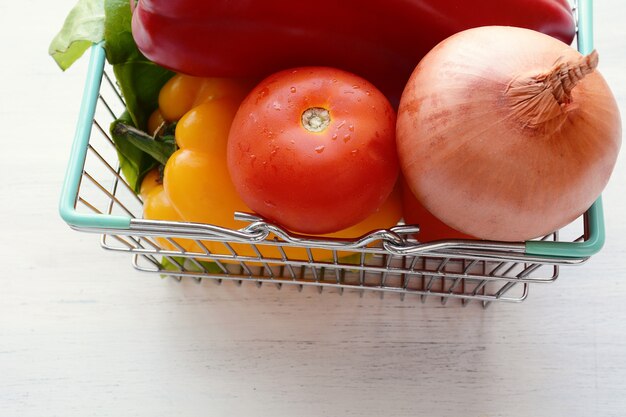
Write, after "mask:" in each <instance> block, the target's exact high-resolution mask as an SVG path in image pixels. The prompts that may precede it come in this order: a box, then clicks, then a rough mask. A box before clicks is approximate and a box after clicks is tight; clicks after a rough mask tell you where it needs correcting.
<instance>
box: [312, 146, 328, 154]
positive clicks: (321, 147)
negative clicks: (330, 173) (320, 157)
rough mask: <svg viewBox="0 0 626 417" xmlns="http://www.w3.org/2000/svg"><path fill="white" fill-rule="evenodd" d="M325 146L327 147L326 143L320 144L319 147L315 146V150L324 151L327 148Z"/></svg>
mask: <svg viewBox="0 0 626 417" xmlns="http://www.w3.org/2000/svg"><path fill="white" fill-rule="evenodd" d="M325 148H326V147H325V146H324V145H320V146H318V147H317V148H315V152H317V153H322V152H324V149H325Z"/></svg>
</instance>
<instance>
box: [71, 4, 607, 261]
mask: <svg viewBox="0 0 626 417" xmlns="http://www.w3.org/2000/svg"><path fill="white" fill-rule="evenodd" d="M576 7H577V10H576V12H577V15H578V22H577V23H578V27H577V36H576V41H577V47H578V50H579V51H580V52H581V53H583V54H588V53H590V52H591V51H592V50H593V0H579V1H578V2H577V4H576ZM104 63H105V52H104V48H103V47H102V45H100V44H95V45H93V46H92V48H91V51H90V60H89V66H88V69H87V79H86V82H85V88H84V91H83V96H82V101H81V106H80V111H79V114H78V122H77V126H76V131H75V135H74V141H73V143H72V148H71V151H70V158H69V161H68V166H67V170H66V174H65V180H64V182H63V187H62V190H61V199H60V203H59V212H60V215H61V218H62V219H63V220H64V221H65V222H66V223H67V224H68V225H70V226H71V227H74V228H77V229H81V230H94V231H102V230H114V231H123V230H128V229H129V228H130V224H131V217H130V216H122V215H111V214H98V213H84V212H79V211H77V210H76V203H77V201H76V199H77V197H78V190H79V187H80V181H81V176H82V173H83V169H84V164H85V159H86V155H87V149H88V145H89V139H90V136H91V129H92V121H93V118H94V114H95V110H96V105H97V101H98V97H99V91H100V84H101V81H102V76H103V71H104ZM585 221H586V233H585V240H583V241H577V242H555V241H535V240H532V241H527V242H524V246H525V253H526V254H528V255H536V256H546V257H556V258H578V259H582V258H588V257H590V256H592V255H594V254H596V253H597V252H599V251H600V249H601V248H602V246H603V245H604V241H605V226H604V215H603V208H602V197H601V196H600V197H599V198H598V199H597V200H596V201H595V202H594V203H593V205H592V206H591V207H590V208H589V210H588V211H587V212H586V213H585Z"/></svg>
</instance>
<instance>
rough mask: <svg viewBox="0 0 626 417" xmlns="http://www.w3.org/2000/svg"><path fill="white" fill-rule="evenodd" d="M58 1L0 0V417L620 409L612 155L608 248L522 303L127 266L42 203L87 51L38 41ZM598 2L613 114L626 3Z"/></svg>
mask: <svg viewBox="0 0 626 417" xmlns="http://www.w3.org/2000/svg"><path fill="white" fill-rule="evenodd" d="M73 3H74V1H73V0H62V1H61V0H59V1H54V2H47V1H43V0H25V1H22V2H7V1H5V2H2V3H0V35H1V39H2V42H0V48H2V49H1V54H0V56H1V57H2V58H1V63H0V75H1V76H0V80H1V82H0V103H1V107H0V118H1V119H0V120H2V143H3V147H2V150H1V151H0V173H1V180H0V196H1V202H2V204H0V210H1V215H0V231H1V233H0V254H1V255H0V256H1V258H0V259H2V269H3V271H2V274H1V278H0V416H3V417H4V416H6V417H18V416H29V417H30V416H33V417H35V416H36V417H44V416H63V417H69V416H141V417H144V416H146V417H148V416H149V417H160V416H271V417H279V416H290V417H291V416H298V417H304V416H417V415H420V416H422V415H423V416H460V415H463V416H475V417H486V416H490V417H491V416H549V417H554V416H568V417H573V416H581V417H583V416H584V417H587V416H598V417H599V416H624V415H626V267H625V266H624V256H625V255H626V222H625V221H624V215H625V214H626V181H625V180H624V178H625V175H626V163H625V162H626V161H625V158H626V157H625V153H624V152H623V153H622V155H621V157H620V160H619V162H618V166H617V168H616V171H615V173H614V175H613V178H612V181H611V183H610V184H609V186H608V188H607V189H606V191H605V193H604V206H605V216H606V222H607V229H608V230H607V234H608V236H607V243H606V245H605V247H604V249H603V250H602V251H601V253H600V254H598V255H596V256H594V257H593V258H592V259H591V260H590V261H589V262H588V263H586V264H584V265H582V266H576V267H569V268H563V270H562V272H561V277H560V278H559V279H558V280H557V281H556V282H555V283H553V284H549V285H538V286H534V287H531V289H530V296H529V298H528V299H527V300H526V301H525V302H523V303H521V304H494V305H492V306H491V307H490V308H488V309H486V310H483V309H481V308H480V307H478V304H474V305H473V306H472V305H470V306H469V307H467V308H461V307H460V304H459V303H449V305H448V306H446V307H442V306H441V305H440V303H439V302H438V301H436V300H432V301H430V302H427V303H425V304H421V303H420V302H419V301H418V300H417V299H411V298H407V299H406V300H405V301H400V299H399V298H398V297H394V296H387V297H385V298H384V299H380V298H379V297H377V296H373V295H365V296H364V297H362V298H361V297H358V296H356V295H354V294H345V295H344V296H339V295H337V294H322V295H320V294H318V293H317V292H316V291H315V290H313V289H309V290H307V289H305V290H304V291H302V292H298V291H296V289H295V288H290V287H285V288H284V289H283V290H281V291H278V290H276V289H275V288H274V287H272V286H264V287H262V288H260V289H257V288H256V287H255V286H254V285H246V284H244V286H243V287H241V288H240V287H236V286H235V285H234V284H229V283H225V284H223V285H222V286H217V285H215V284H214V283H212V282H205V283H203V284H200V285H198V284H195V283H192V282H183V283H177V282H175V281H173V280H162V279H160V278H159V277H157V276H152V275H142V274H140V273H139V272H136V271H134V270H133V269H132V267H131V266H130V263H129V259H128V257H126V256H124V255H120V254H117V253H111V252H107V251H104V250H102V249H100V247H99V244H98V237H97V236H96V235H91V234H81V233H77V232H74V231H71V230H70V229H69V228H68V227H67V226H66V225H65V224H64V223H63V222H62V220H61V219H60V217H59V216H58V214H57V201H58V196H59V191H60V187H61V182H62V179H63V175H64V171H65V164H66V161H67V155H68V152H69V148H70V142H71V139H72V137H73V132H74V127H75V123H76V117H77V110H78V106H79V101H80V94H81V88H82V85H83V81H84V76H85V69H86V62H85V60H83V61H81V62H80V63H79V64H77V65H76V66H75V67H73V68H71V69H70V70H69V71H68V72H67V73H61V72H60V71H59V70H58V69H57V68H56V66H55V64H54V63H53V61H52V60H51V59H50V58H49V57H48V56H47V54H46V51H47V47H48V43H49V40H50V39H51V38H52V36H53V35H54V34H55V33H56V31H57V30H58V29H59V27H60V24H61V22H62V21H63V18H64V17H65V15H66V13H67V12H68V11H69V9H70V8H71V6H72V5H73ZM596 3H597V4H596V9H595V22H596V47H597V49H598V50H599V52H600V56H601V58H600V59H601V64H600V69H601V72H602V73H603V74H604V75H605V77H606V78H607V80H608V81H609V83H610V84H611V86H612V87H613V90H614V92H615V95H616V96H617V98H618V100H619V102H620V105H621V108H622V111H624V113H623V114H626V111H625V110H626V76H625V75H624V71H625V70H626V30H625V24H624V15H625V13H626V6H624V3H623V2H621V1H619V0H604V1H597V2H596Z"/></svg>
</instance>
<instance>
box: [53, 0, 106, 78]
mask: <svg viewBox="0 0 626 417" xmlns="http://www.w3.org/2000/svg"><path fill="white" fill-rule="evenodd" d="M104 19H105V15H104V0H79V1H78V3H77V4H76V5H75V6H74V7H73V8H72V10H71V11H70V12H69V14H68V15H67V17H66V19H65V22H64V23H63V26H62V28H61V30H60V31H59V33H58V34H57V35H56V36H55V37H54V38H53V39H52V42H51V43H50V46H49V48H48V53H49V54H50V55H51V56H52V58H53V59H54V60H55V61H56V63H57V65H59V67H61V69H62V70H63V71H65V70H66V69H68V68H69V67H70V66H71V65H72V64H73V63H74V62H75V61H76V60H77V59H78V58H80V57H81V56H82V55H83V54H84V53H85V51H86V50H87V49H88V48H89V47H90V46H91V45H92V44H94V43H99V42H102V41H103V40H104Z"/></svg>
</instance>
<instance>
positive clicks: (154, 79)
mask: <svg viewBox="0 0 626 417" xmlns="http://www.w3.org/2000/svg"><path fill="white" fill-rule="evenodd" d="M104 13H105V27H104V38H105V45H104V46H105V51H106V55H107V61H108V62H109V63H110V64H112V65H113V73H114V74H115V78H116V80H117V83H118V85H119V87H120V90H121V92H122V96H123V97H124V100H125V101H126V107H127V109H128V112H129V114H130V117H131V119H132V121H133V124H134V125H135V126H136V127H138V128H139V129H142V130H146V125H147V121H148V118H149V117H150V114H151V113H152V111H154V109H156V108H157V107H158V98H159V91H160V90H161V87H162V86H163V84H165V82H167V80H169V79H170V78H171V77H172V76H173V75H174V73H173V72H171V71H169V70H167V69H165V68H163V67H160V66H158V65H156V64H155V63H153V62H151V61H149V60H148V59H147V58H146V57H145V56H144V55H143V54H142V53H141V52H140V51H139V49H138V48H137V45H136V44H135V40H134V39H133V34H132V29H131V18H132V14H131V10H130V2H129V1H128V0H105V6H104Z"/></svg>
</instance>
